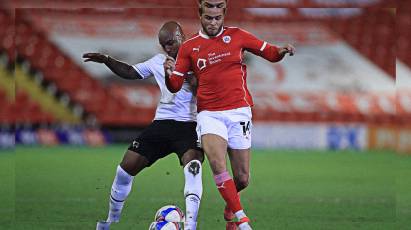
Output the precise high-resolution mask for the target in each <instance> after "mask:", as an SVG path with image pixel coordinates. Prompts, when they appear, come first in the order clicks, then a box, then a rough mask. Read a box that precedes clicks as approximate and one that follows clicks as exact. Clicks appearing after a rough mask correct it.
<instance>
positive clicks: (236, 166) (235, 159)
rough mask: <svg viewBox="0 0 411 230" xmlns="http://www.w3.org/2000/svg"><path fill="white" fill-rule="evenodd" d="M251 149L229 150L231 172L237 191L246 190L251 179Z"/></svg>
mask: <svg viewBox="0 0 411 230" xmlns="http://www.w3.org/2000/svg"><path fill="white" fill-rule="evenodd" d="M250 150H251V149H229V150H228V156H229V158H230V163H231V170H232V172H233V177H234V182H235V185H236V188H237V191H238V192H240V191H241V190H243V189H245V188H246V187H247V186H248V184H249V179H250V152H251V151H250Z"/></svg>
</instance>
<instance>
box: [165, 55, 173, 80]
mask: <svg viewBox="0 0 411 230" xmlns="http://www.w3.org/2000/svg"><path fill="white" fill-rule="evenodd" d="M163 66H164V72H165V74H166V76H171V75H172V74H173V71H174V69H175V67H176V60H174V58H173V57H170V56H167V57H166V60H165V61H164V64H163Z"/></svg>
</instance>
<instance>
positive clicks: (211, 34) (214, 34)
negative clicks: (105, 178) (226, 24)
mask: <svg viewBox="0 0 411 230" xmlns="http://www.w3.org/2000/svg"><path fill="white" fill-rule="evenodd" d="M201 26H202V27H203V31H204V32H205V33H206V34H207V36H209V37H215V36H216V35H217V34H218V33H220V31H221V29H222V28H223V25H222V24H221V26H220V27H219V28H218V29H217V30H216V31H215V32H214V33H209V32H208V30H207V27H206V26H204V25H201Z"/></svg>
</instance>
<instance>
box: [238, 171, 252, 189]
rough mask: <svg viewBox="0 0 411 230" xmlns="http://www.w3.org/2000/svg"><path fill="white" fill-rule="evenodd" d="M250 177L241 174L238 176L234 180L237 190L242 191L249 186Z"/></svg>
mask: <svg viewBox="0 0 411 230" xmlns="http://www.w3.org/2000/svg"><path fill="white" fill-rule="evenodd" d="M249 179H250V176H249V175H248V174H241V175H240V176H238V177H236V178H235V184H236V187H237V190H242V189H244V188H246V187H247V186H248V184H249Z"/></svg>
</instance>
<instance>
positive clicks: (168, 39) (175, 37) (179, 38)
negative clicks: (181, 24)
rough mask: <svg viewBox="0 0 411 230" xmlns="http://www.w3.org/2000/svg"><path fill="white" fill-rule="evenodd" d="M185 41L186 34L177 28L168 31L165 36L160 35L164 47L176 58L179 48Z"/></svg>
mask: <svg viewBox="0 0 411 230" xmlns="http://www.w3.org/2000/svg"><path fill="white" fill-rule="evenodd" d="M183 41H184V35H183V34H182V33H181V31H180V30H178V29H176V30H175V31H173V32H171V33H167V34H166V35H165V36H162V37H160V44H161V46H162V47H163V49H164V51H165V52H166V53H167V55H169V56H171V57H173V58H176V57H177V53H178V49H179V48H180V45H181V43H183Z"/></svg>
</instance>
